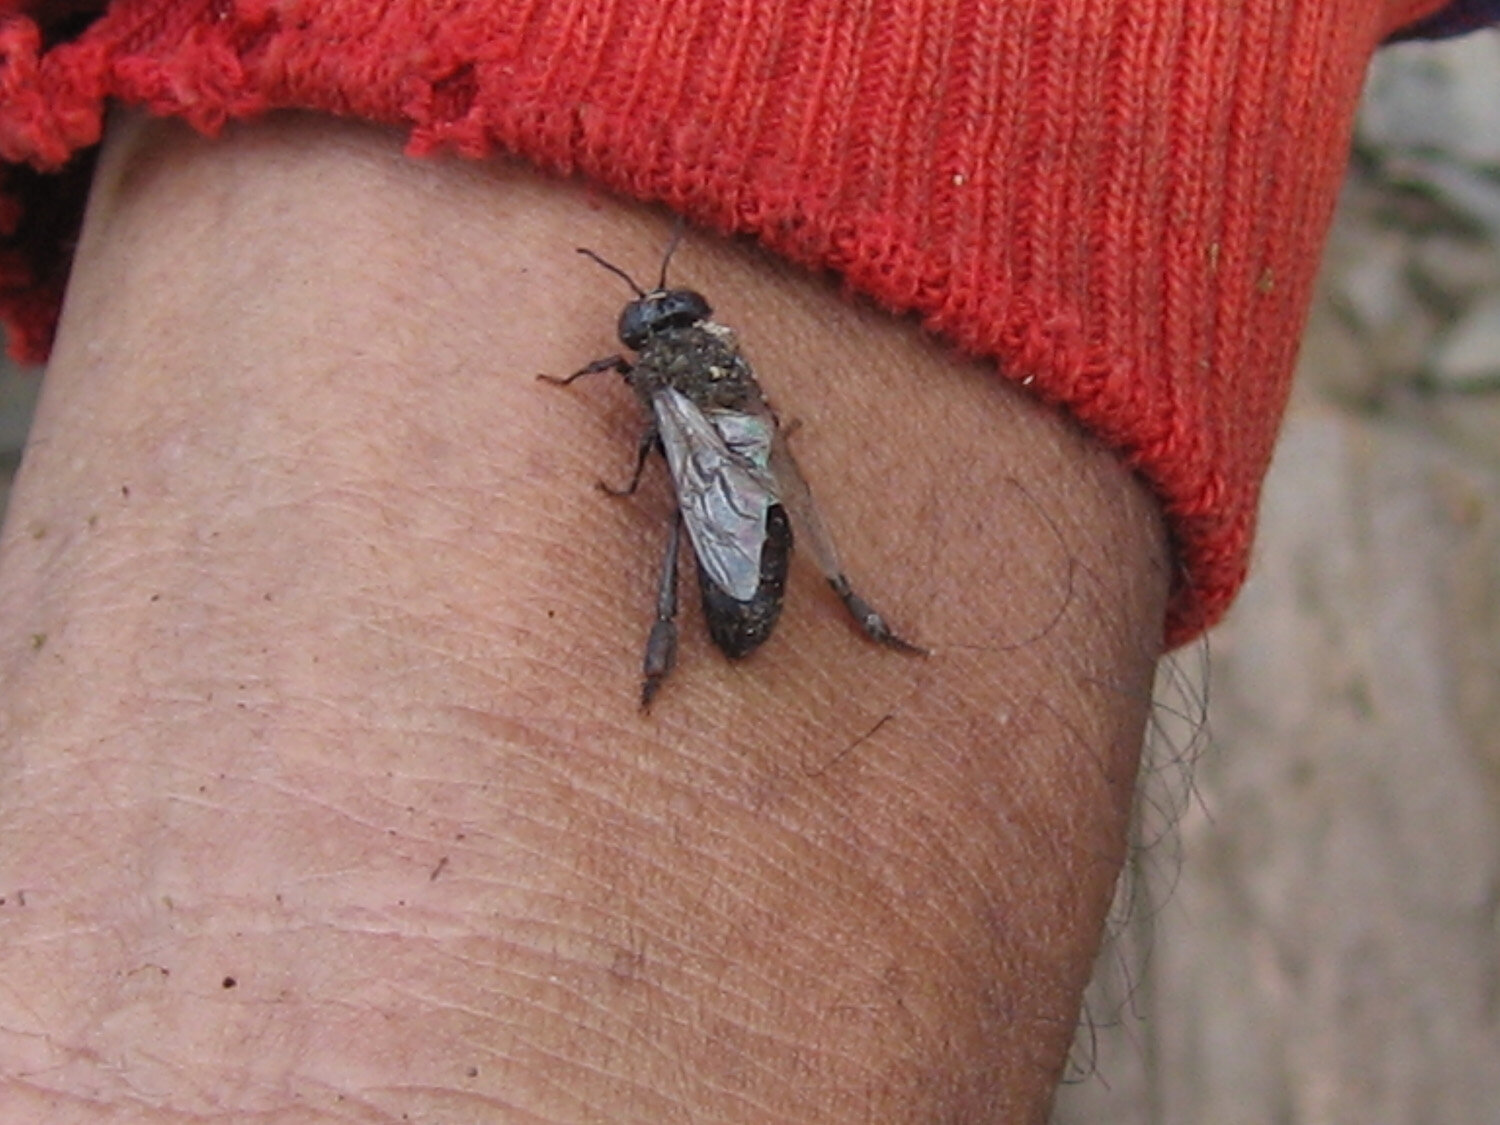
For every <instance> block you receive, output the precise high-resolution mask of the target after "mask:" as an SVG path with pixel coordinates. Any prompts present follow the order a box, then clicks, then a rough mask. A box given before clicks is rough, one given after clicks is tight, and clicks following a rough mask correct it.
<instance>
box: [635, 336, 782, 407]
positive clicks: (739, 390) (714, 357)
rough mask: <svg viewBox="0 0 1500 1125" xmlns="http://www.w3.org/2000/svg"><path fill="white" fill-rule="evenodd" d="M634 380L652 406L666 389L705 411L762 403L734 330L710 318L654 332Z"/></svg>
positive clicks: (640, 355) (639, 356) (640, 357)
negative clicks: (683, 396)
mask: <svg viewBox="0 0 1500 1125" xmlns="http://www.w3.org/2000/svg"><path fill="white" fill-rule="evenodd" d="M630 382H631V385H632V386H634V387H635V389H636V391H637V392H638V393H639V394H640V396H641V398H642V399H643V400H645V401H646V402H647V403H648V405H649V403H650V400H651V397H652V396H653V395H655V394H656V393H657V392H658V391H661V390H664V389H666V388H667V387H671V388H672V389H674V390H677V391H680V392H681V393H682V394H684V395H686V396H687V397H688V398H689V399H691V400H692V401H693V402H694V403H695V404H697V405H698V406H700V407H704V408H720V409H726V410H738V409H745V408H747V407H749V406H752V405H753V404H755V403H758V402H759V400H760V389H759V387H757V386H756V383H755V375H754V373H753V372H752V371H751V369H750V364H749V363H748V362H746V360H745V357H744V356H742V355H741V354H740V350H739V345H738V343H737V342H736V340H735V338H734V332H733V331H732V330H731V329H729V328H727V327H725V326H724V325H722V324H716V323H715V322H713V321H711V320H705V321H701V322H699V323H698V324H694V325H691V326H690V327H685V328H668V329H665V330H663V331H661V332H657V333H654V334H653V335H652V336H651V338H650V339H649V340H647V341H646V343H645V344H644V345H643V346H642V348H641V350H640V352H639V353H637V356H636V361H635V364H634V369H633V370H632V372H631V376H630Z"/></svg>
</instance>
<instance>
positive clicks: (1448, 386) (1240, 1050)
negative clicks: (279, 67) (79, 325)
mask: <svg viewBox="0 0 1500 1125" xmlns="http://www.w3.org/2000/svg"><path fill="white" fill-rule="evenodd" d="M38 384H39V380H38V379H37V377H36V375H35V374H34V373H26V374H18V373H17V372H15V371H14V370H13V369H10V368H6V369H5V370H4V371H3V372H0V504H3V502H4V499H5V497H6V496H7V495H8V493H9V486H10V478H11V475H12V474H13V473H14V471H15V467H16V464H17V463H18V461H19V458H20V450H21V446H22V443H23V441H24V439H25V433H26V427H27V424H28V421H29V418H30V413H31V408H32V404H33V401H34V399H35V394H36V390H37V387H38ZM1205 702H1207V710H1206V721H1205ZM1138 836H1139V845H1138V847H1137V850H1136V854H1135V857H1134V862H1133V863H1132V865H1131V870H1130V872H1129V874H1128V877H1127V879H1126V880H1125V881H1124V883H1123V884H1122V887H1121V894H1120V901H1119V904H1118V908H1117V910H1116V919H1115V923H1114V927H1113V936H1112V939H1111V941H1110V943H1109V946H1108V948H1107V949H1106V951H1105V954H1104V956H1103V958H1102V959H1101V962H1100V967H1099V974H1098V977H1097V979H1096V981H1095V983H1094V985H1093V987H1092V989H1091V991H1090V996H1089V1002H1088V1011H1087V1017H1088V1018H1087V1020H1086V1022H1085V1024H1084V1026H1083V1028H1082V1029H1081V1031H1080V1034H1079V1038H1078V1043H1077V1046H1076V1048H1075V1051H1074V1058H1073V1072H1072V1074H1071V1076H1070V1082H1069V1084H1068V1085H1067V1086H1066V1087H1065V1088H1064V1090H1063V1092H1062V1094H1061V1096H1060V1098H1059V1101H1058V1107H1057V1111H1056V1113H1055V1116H1054V1120H1055V1122H1056V1125H1084V1123H1089V1125H1094V1123H1099V1122H1109V1123H1112V1125H1203V1123H1212V1125H1242V1123H1243V1125H1252V1123H1253V1125H1265V1123H1273V1122H1274V1123H1277V1125H1312V1123H1319V1125H1321V1123H1345V1122H1347V1123H1350V1125H1355V1123H1358V1125H1384V1123H1391V1125H1397V1123H1401V1125H1410V1123H1422V1125H1469V1123H1475V1125H1485V1123H1500V34H1496V33H1484V34H1480V35H1474V36H1469V37H1467V38H1465V39H1460V40H1454V41H1451V42H1447V43H1441V44H1407V45H1402V46H1399V47H1394V48H1389V49H1387V50H1386V51H1384V52H1382V54H1381V56H1380V58H1379V59H1378V61H1377V64H1376V66H1375V69H1374V71H1373V72H1372V75H1371V78H1370V82H1369V86H1368V89H1367V92H1366V98H1365V104H1364V108H1363V111H1362V113H1361V117H1360V122H1359V129H1358V136H1357V140H1356V150H1355V155H1354V159H1353V161H1352V163H1351V166H1350V171H1349V176H1348V182H1347V185H1346V187H1345V191H1344V197H1343V200H1342V203H1341V206H1340V211H1339V216H1338V220H1337V223H1336V225H1335V228H1334V231H1333V234H1332V237H1331V241H1330V244H1329V249H1328V254H1327V258H1326V263H1325V269H1324V276H1323V282H1322V287H1321V292H1320V296H1319V299H1318V301H1317V304H1316V306H1315V308H1314V311H1313V314H1312V319H1311V323H1310V325H1309V330H1308V334H1307V339H1306V341H1305V344H1304V348H1303V354H1302V362H1301V370H1300V372H1299V376H1298V385H1297V391H1296V395H1295V398H1294V402H1293V407H1292V410H1291V414H1290V416H1289V419H1288V422H1287V427H1286V431H1285V434H1284V436H1283V438H1282V441H1281V445H1280V447H1279V452H1278V454H1277V459H1276V464H1275V467H1274V469H1273V471H1272V474H1271V477H1270V481H1269V484H1268V487H1267V490H1266V496H1265V502H1264V505H1263V510H1262V517H1261V528H1260V533H1259V538H1258V541H1257V547H1256V563H1255V568H1254V570H1253V572H1252V577H1251V580H1250V583H1249V585H1248V586H1247V587H1246V589H1245V592H1244V594H1243V595H1242V596H1241V598H1240V600H1239V602H1238V604H1237V606H1236V607H1235V610H1234V612H1233V614H1232V615H1231V617H1230V619H1229V621H1228V622H1227V623H1226V624H1224V625H1223V626H1222V627H1221V628H1219V629H1217V630H1215V631H1214V633H1213V634H1212V636H1211V637H1210V638H1209V639H1208V641H1207V642H1206V643H1205V644H1201V645H1199V646H1196V647H1194V648H1190V649H1187V650H1185V651H1183V652H1181V653H1178V654H1176V655H1175V656H1174V658H1173V659H1172V660H1171V661H1169V662H1168V663H1167V664H1165V665H1164V666H1163V669H1162V676H1161V681H1160V691H1159V703H1158V707H1157V714H1156V722H1155V724H1154V729H1153V732H1152V739H1151V744H1150V748H1149V757H1148V762H1147V765H1146V769H1145V774H1144V777H1143V790H1142V802H1141V818H1140V825H1139V832H1138Z"/></svg>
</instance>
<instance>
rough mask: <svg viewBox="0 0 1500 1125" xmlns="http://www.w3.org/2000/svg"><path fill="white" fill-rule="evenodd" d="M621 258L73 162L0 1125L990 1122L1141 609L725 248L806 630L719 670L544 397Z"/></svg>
mask: <svg viewBox="0 0 1500 1125" xmlns="http://www.w3.org/2000/svg"><path fill="white" fill-rule="evenodd" d="M669 225H670V222H669V220H668V219H667V218H666V217H665V216H664V215H662V214H661V213H660V212H656V211H652V210H649V209H646V208H642V207H639V206H636V205H632V204H625V203H621V202H619V201H615V200H610V199H605V198H601V197H599V196H598V195H596V194H593V193H591V192H589V191H587V190H585V189H583V188H581V187H579V186H577V185H570V184H565V183H559V182H556V181H553V180H548V179H545V178H543V177H541V176H539V175H537V174H536V173H534V172H531V171H529V170H526V169H524V168H521V167H518V166H514V165H511V164H508V163H504V162H501V161H494V162H490V163H487V164H484V165H475V164H466V163H460V162H457V161H437V162H417V161H411V160H408V159H406V158H404V157H402V156H401V155H400V143H399V140H398V139H397V138H396V137H394V136H392V135H389V134H386V133H383V132H380V131H378V130H374V129H369V128H365V127H361V126H356V125H351V124H348V123H339V122H334V121H330V120H321V119H314V118H305V117H279V118H273V119H270V120H267V121H264V122H261V123H258V124H256V125H254V126H250V127H244V128H236V129H232V130H230V132H229V133H228V135H227V136H226V137H224V138H222V139H221V140H219V141H217V142H208V141H204V140H202V139H199V138H197V137H195V136H193V135H191V134H190V133H188V132H187V131H186V130H184V129H182V128H181V127H178V126H176V125H174V124H171V123H161V122H148V121H146V120H143V119H140V118H135V117H128V116H127V117H122V118H121V119H120V120H119V121H118V122H117V123H116V124H115V126H114V128H113V129H112V132H111V135H110V138H109V140H108V142H107V144H106V151H105V155H104V158H103V161H102V164H101V167H100V171H99V176H98V180H97V183H96V187H95V194H94V198H93V201H92V204H91V210H90V215H89V219H88V223H87V227H86V231H85V234H84V237H83V240H82V243H81V245H80V248H79V252H78V258H77V264H76V267H75V271H74V276H73V282H72V289H71V291H70V293H69V298H68V306H67V309H66V312H65V316H64V322H63V325H62V330H61V334H60V337H59V339H58V343H57V347H56V350H55V353H54V356H53V361H52V364H51V367H50V369H49V371H48V374H47V377H46V379H47V381H46V385H45V389H44V392H43V402H42V406H41V410H40V415H39V417H38V419H37V423H36V428H35V431H34V436H33V440H32V444H31V446H30V448H29V449H28V451H27V454H26V460H25V463H24V465H23V467H22V471H21V474H20V478H19V480H18V483H17V488H16V491H15V494H14V499H13V506H12V508H11V511H10V515H9V517H8V520H7V524H6V528H5V533H4V538H3V542H0V896H3V898H4V904H3V905H0V1119H4V1120H6V1121H21V1120H26V1121H37V1122H90V1123H92V1122H99V1121H110V1120H122V1119H125V1118H127V1117H128V1118H129V1119H130V1120H132V1121H163V1122H177V1121H193V1122H202V1121H207V1120H225V1121H242V1120H246V1119H247V1117H248V1116H249V1115H250V1114H252V1113H253V1114H257V1115H259V1116H257V1117H256V1118H255V1120H256V1121H258V1122H262V1123H265V1122H318V1121H330V1122H331V1121H339V1122H347V1121H361V1122H363V1121H392V1122H394V1121H408V1120H409V1121H413V1122H422V1121H429V1122H438V1121H441V1122H445V1123H446V1122H460V1121H484V1122H498V1121H505V1122H512V1121H514V1122H588V1121H599V1122H606V1121H607V1122H694V1123H696V1125H703V1123H708V1122H770V1121H776V1122H819V1123H829V1122H833V1123H837V1122H844V1121H851V1122H853V1121H858V1122H991V1121H993V1122H1018V1121H1040V1120H1043V1119H1044V1118H1045V1115H1046V1111H1047V1107H1048V1105H1049V1102H1050V1099H1051V1093H1052V1089H1053V1086H1054V1084H1055V1082H1056V1080H1057V1078H1058V1076H1059V1072H1060V1068H1061V1066H1062V1064H1063V1060H1064V1057H1065V1054H1066V1051H1067V1046H1068V1043H1069V1041H1070V1039H1071V1037H1072V1034H1073V1031H1074V1027H1075V1021H1076V1018H1077V1012H1078V1004H1079V996H1080V992H1081V990H1082V987H1083V985H1084V983H1085V981H1086V979H1087V977H1088V975H1089V969H1090V964H1091V961H1092V958H1093V956H1094V953H1095V951H1096V948H1097V945H1098V942H1099V939H1100V935H1101V926H1102V919H1103V916H1104V912H1105V909H1106V907H1107V904H1108V900H1109V896H1110V891H1111V887H1112V885H1113V882H1114V879H1115V875H1116V872H1117V871H1118V868H1119V864H1120V862H1121V858H1122V854H1123V839H1124V830H1125V825H1126V820H1127V816H1128V810H1129V807H1130V801H1131V785H1132V779H1133V777H1134V772H1135V767H1136V760H1137V754H1138V751H1139V746H1140V739H1141V732H1142V727H1143V722H1144V717H1145V713H1146V707H1147V693H1148V685H1149V679H1150V674H1151V670H1152V667H1153V664H1154V660H1155V657H1156V655H1157V651H1158V650H1157V642H1158V639H1159V637H1160V635H1161V626H1162V607H1163V602H1164V594H1165V588H1166V582H1167V571H1168V566H1167V563H1166V560H1165V554H1164V547H1163V536H1162V532H1161V529H1160V524H1159V519H1158V516H1157V514H1156V510H1155V506H1154V504H1153V502H1152V501H1151V500H1150V498H1149V497H1148V496H1147V495H1146V494H1145V492H1144V490H1143V489H1142V488H1141V487H1140V486H1139V485H1138V484H1137V483H1136V482H1135V481H1134V480H1133V479H1132V478H1131V477H1130V476H1129V475H1128V474H1127V473H1126V472H1125V471H1124V470H1123V469H1122V468H1121V467H1120V466H1119V465H1118V464H1117V463H1116V462H1115V461H1114V460H1113V459H1112V458H1111V457H1110V456H1109V455H1108V454H1107V453H1105V452H1104V451H1102V450H1100V449H1099V448H1097V447H1096V446H1095V445H1094V444H1093V443H1092V442H1091V441H1090V440H1088V439H1087V438H1085V437H1084V436H1082V435H1080V434H1078V433H1077V432H1076V431H1075V430H1074V429H1073V428H1072V427H1071V425H1070V424H1068V423H1067V422H1066V421H1064V420H1062V419H1060V418H1058V417H1056V416H1054V415H1052V414H1050V413H1049V412H1047V411H1046V410H1044V409H1042V408H1040V407H1038V406H1036V405H1034V404H1033V403H1032V402H1030V401H1029V400H1028V399H1027V397H1026V396H1025V395H1024V394H1023V393H1021V392H1019V391H1017V390H1014V389H1012V388H1009V387H1007V386H1006V385H1005V384H1003V383H1002V382H1001V381H999V380H998V379H996V378H994V377H993V375H992V374H990V373H988V372H987V371H986V370H985V369H984V367H983V366H982V365H978V364H974V363H970V362H968V361H965V360H963V359H961V358H958V357H955V356H953V355H952V354H950V353H949V352H947V351H945V349H944V348H943V347H942V346H941V345H940V344H938V343H935V342H933V341H932V340H930V339H927V338H925V337H924V336H923V335H922V334H921V333H920V332H919V331H917V330H916V328H915V327H914V326H912V325H911V324H908V323H901V322H896V321H893V320H891V319H890V318H888V317H886V316H884V315H882V314H880V313H879V312H876V311H873V310H870V309H866V308H862V307H860V306H858V305H857V304H855V303H852V302H850V301H848V300H847V299H845V298H844V297H843V296H841V295H840V294H839V293H838V291H837V289H836V288H835V287H833V286H832V285H830V284H827V283H825V282H823V281H821V280H818V279H814V278H809V277H807V276H805V275H803V274H800V273H798V272H796V271H794V270H792V269H791V268H790V267H787V266H785V265H784V264H781V263H778V262H776V261H775V260H773V259H770V258H768V257H767V256H765V255H763V254H762V253H761V252H759V251H757V250H756V249H754V248H753V247H752V246H750V245H749V244H746V243H743V242H722V241H719V240H717V239H714V238H712V237H710V236H708V235H700V234H696V233H695V234H690V236H689V238H688V239H687V241H686V243H685V244H684V245H683V247H682V249H681V250H680V251H679V253H678V256H677V258H676V259H675V260H674V263H673V277H674V279H675V280H677V281H678V282H679V283H681V284H686V285H692V286H693V287H695V288H697V289H699V290H700V291H702V292H703V293H705V294H707V295H708V296H709V298H710V300H712V301H714V302H715V305H716V309H717V314H718V318H719V319H721V320H722V321H723V322H725V323H727V324H731V325H733V326H734V327H736V328H737V329H738V330H739V331H740V333H741V335H742V339H743V341H744V345H745V348H746V351H747V353H748V354H749V355H750V357H751V359H752V361H753V362H754V363H755V364H756V369H757V372H758V373H759V374H760V376H761V380H762V382H763V384H764V385H765V387H766V390H767V392H768V394H769V395H770V396H771V397H772V399H773V401H774V402H775V403H776V405H777V407H778V409H779V410H780V412H781V414H782V417H783V419H784V420H792V419H794V420H796V422H797V423H798V424H799V427H798V430H797V432H796V435H795V437H794V438H793V441H794V442H795V444H796V447H797V452H798V457H799V460H800V461H801V463H802V466H803V468H804V470H805V471H806V473H807V475H808V477H809V479H810V481H811V483H812V485H813V488H814V489H815V491H816V493H817V495H818V499H819V501H820V504H821V506H822V508H823V512H824V516H825V518H826V519H827V521H828V522H829V524H830V526H831V528H832V530H833V531H834V533H835V534H836V535H837V536H838V537H839V540H840V544H841V547H842V550H843V553H844V557H845V562H846V564H847V565H848V567H849V569H850V572H851V575H852V577H853V578H854V580H855V582H856V583H857V584H858V585H859V587H860V588H861V590H862V592H864V593H865V594H867V595H868V596H869V597H870V599H871V600H872V601H874V602H875V603H876V604H878V605H879V606H880V607H881V609H882V610H883V611H885V612H886V613H887V614H888V615H889V617H890V618H891V620H892V623H893V624H894V625H895V626H896V627H897V628H899V629H901V630H902V631H903V632H904V633H905V634H907V635H909V636H911V637H912V639H914V640H916V641H918V642H920V643H921V644H923V645H925V646H928V647H930V648H931V649H932V654H931V655H930V656H928V657H926V658H912V657H907V656H902V655H900V654H897V653H894V652H891V651H890V650H888V649H884V648H881V647H879V646H876V645H873V644H871V643H869V642H868V641H867V640H865V639H864V638H863V637H861V636H859V635H858V634H857V632H855V631H854V629H853V628H852V627H851V625H850V624H849V622H848V620H847V618H846V617H845V615H844V613H843V611H842V608H841V607H840V606H839V604H838V601H837V599H836V597H835V596H834V595H833V593H832V592H831V591H830V590H829V589H828V588H827V587H826V585H824V584H823V583H822V581H821V579H820V578H819V576H818V575H817V573H816V571H815V569H814V568H813V567H812V566H811V565H810V563H809V562H808V560H805V559H804V560H800V561H796V560H794V564H793V574H792V579H791V582H790V587H789V590H788V593H787V609H786V612H785V614H784V616H783V618H782V622H781V625H780V627H779V630H778V632H777V634H776V635H775V636H774V637H773V638H772V639H771V641H770V642H769V643H767V644H766V646H765V647H764V648H763V649H761V650H760V651H759V652H758V653H756V655H755V656H753V657H752V658H750V659H749V660H747V661H745V662H743V663H738V664H731V663H730V662H728V661H726V660H725V659H723V657H721V656H720V655H719V654H718V653H717V652H716V651H714V650H713V648H712V647H711V645H710V644H709V642H708V640H707V638H706V637H705V636H704V634H703V631H702V623H701V620H700V619H699V616H698V614H697V610H696V607H695V602H696V597H695V595H694V594H693V593H692V592H691V590H690V589H688V590H685V591H684V599H685V610H684V614H683V620H682V628H683V640H682V649H681V652H680V655H679V662H678V667H677V669H676V670H675V672H674V673H673V675H672V678H671V679H670V680H669V681H668V682H667V684H666V686H665V687H664V688H663V690H662V692H661V694H660V696H659V697H658V699H657V701H656V703H655V707H654V709H653V711H652V713H651V714H650V715H649V716H648V717H644V718H643V717H642V716H641V714H640V713H639V711H638V710H637V707H636V698H637V693H638V690H639V675H640V664H639V661H640V645H641V642H642V640H643V637H644V632H645V630H646V628H647V627H648V626H649V624H650V621H651V617H652V608H653V605H654V598H655V584H656V574H657V567H658V564H659V559H660V551H661V547H662V544H663V542H664V541H665V537H666V535H667V533H668V526H667V518H666V516H667V512H668V494H667V492H666V484H665V481H664V478H663V474H662V472H661V469H660V466H653V467H652V468H651V469H649V470H648V472H647V475H646V479H645V482H644V483H643V485H642V488H641V490H640V492H639V494H638V495H636V496H635V497H632V498H630V499H625V500H620V499H614V498H611V497H608V496H605V495H603V494H602V493H601V492H599V491H598V490H597V489H596V488H594V487H593V485H594V482H595V480H596V479H598V478H601V477H602V478H603V479H605V480H607V481H610V482H612V483H618V482H619V481H621V480H623V479H625V477H626V475H627V474H628V471H629V468H630V464H631V457H632V453H633V449H634V440H635V436H636V433H637V428H638V426H639V424H640V418H639V413H638V407H637V405H636V403H635V402H634V399H633V397H632V396H631V394H630V392H629V390H628V388H626V387H624V386H623V385H621V384H620V382H619V380H618V379H616V378H614V377H613V376H607V375H601V376H597V377H596V378H594V379H591V380H585V381H583V382H581V383H578V384H575V385H574V386H573V387H571V388H568V389H567V390H560V389H558V388H556V387H551V386H547V385H545V384H542V383H538V382H537V381H536V380H535V378H534V375H535V374H536V373H538V372H544V371H545V372H552V373H555V374H566V373H567V372H568V371H571V370H574V369H576V368H577V367H578V366H579V365H581V364H582V363H584V362H586V361H588V360H589V359H591V358H594V357H595V356H599V355H604V354H608V353H610V352H613V351H616V350H618V348H617V345H616V343H615V341H614V338H613V326H614V319H615V317H616V315H617V314H618V311H619V309H620V306H621V305H622V304H623V303H624V301H625V300H626V299H627V297H628V295H629V294H628V292H626V291H625V289H624V287H623V285H622V284H620V283H619V282H618V280H617V279H615V278H611V277H609V276H608V275H607V274H605V273H603V271H601V270H599V269H598V268H597V267H595V266H593V265H591V264H590V263H589V262H587V261H584V260H582V259H581V258H579V257H578V256H577V255H575V254H574V253H573V247H574V246H578V245H583V246H589V247H592V248H593V249H595V250H598V251H599V252H600V253H601V254H603V255H605V256H606V257H608V258H610V259H611V260H614V261H616V262H619V263H620V264H622V265H624V266H626V267H627V268H629V269H632V270H633V271H634V272H636V273H638V274H641V275H645V276H648V277H649V276H651V275H652V273H653V271H654V268H655V265H656V262H657V259H658V254H659V252H660V250H661V248H662V246H663V245H664V242H665V239H666V234H667V231H668V229H669Z"/></svg>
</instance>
